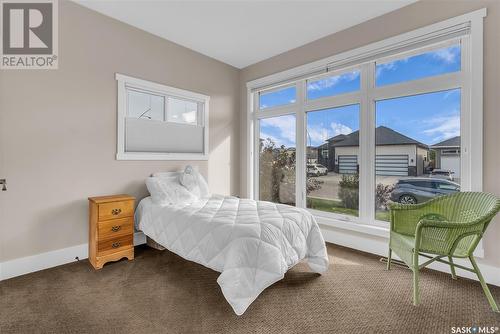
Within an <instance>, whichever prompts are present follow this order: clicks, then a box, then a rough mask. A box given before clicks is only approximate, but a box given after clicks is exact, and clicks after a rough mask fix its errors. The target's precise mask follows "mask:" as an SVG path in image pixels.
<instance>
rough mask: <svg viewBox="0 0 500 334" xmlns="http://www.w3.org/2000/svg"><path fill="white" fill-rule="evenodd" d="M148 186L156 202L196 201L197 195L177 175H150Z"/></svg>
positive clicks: (179, 202) (183, 202) (180, 202)
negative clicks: (184, 185) (182, 183)
mask: <svg viewBox="0 0 500 334" xmlns="http://www.w3.org/2000/svg"><path fill="white" fill-rule="evenodd" d="M146 187H147V188H148V191H149V193H150V194H151V198H152V200H153V202H154V203H155V204H159V205H177V204H190V203H193V202H194V201H196V197H195V196H194V195H193V194H192V193H190V192H189V191H188V190H187V189H186V188H185V187H183V186H182V185H181V184H180V183H179V178H178V177H177V176H172V177H148V178H147V179H146Z"/></svg>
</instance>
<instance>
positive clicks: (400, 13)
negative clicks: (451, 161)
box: [240, 0, 500, 267]
mask: <svg viewBox="0 0 500 334" xmlns="http://www.w3.org/2000/svg"><path fill="white" fill-rule="evenodd" d="M483 7H486V8H487V9H488V16H487V17H486V19H485V26H484V28H485V31H484V38H485V44H484V68H485V71H484V170H483V173H484V190H485V191H488V192H492V193H495V194H497V195H499V196H500V176H499V175H500V174H499V171H498V166H500V154H499V153H498V143H500V131H498V126H499V125H500V112H499V111H498V106H500V94H498V90H499V89H500V65H499V61H498V59H499V55H500V52H499V51H500V49H499V48H500V1H497V0H491V1H459V0H453V1H451V0H449V1H445V0H436V1H427V0H421V1H419V2H417V3H414V4H412V5H410V6H407V7H404V8H402V9H399V10H397V11H394V12H391V13H388V14H386V15H383V16H380V17H378V18H375V19H373V20H370V21H367V22H364V23H362V24H359V25H357V26H355V27H352V28H349V29H346V30H344V31H341V32H338V33H336V34H332V35H329V36H327V37H324V38H322V39H319V40H317V41H314V42H312V43H309V44H307V45H304V46H302V47H299V48H296V49H294V50H291V51H288V52H285V53H283V54H281V55H278V56H276V57H273V58H270V59H267V60H264V61H262V62H260V63H257V64H255V65H252V66H249V67H247V68H244V69H243V70H242V72H241V80H240V90H241V97H242V98H241V100H240V101H241V112H242V115H243V117H241V130H242V133H245V129H246V114H245V113H246V103H247V101H246V89H245V83H246V82H247V81H250V80H253V79H256V78H260V77H263V76H266V75H269V74H272V73H276V72H280V71H283V70H286V69H290V68H293V67H296V66H299V65H303V64H307V63H309V62H312V61H315V60H319V59H322V58H326V57H329V56H332V55H335V54H338V53H340V52H343V51H347V50H350V49H354V48H357V47H360V46H363V45H366V44H368V43H372V42H376V41H379V40H382V39H385V38H388V37H391V36H395V35H398V34H401V33H404V32H407V31H411V30H414V29H417V28H420V27H422V26H425V25H428V24H432V23H436V22H439V21H442V20H445V19H447V18H450V17H454V16H457V15H461V14H464V13H467V12H470V11H473V10H476V9H480V8H483ZM245 140H246V136H245V135H243V136H242V141H241V151H242V155H241V157H242V165H241V166H242V170H241V175H242V176H246V175H247V172H246V160H245V159H246V148H247V143H246V141H245ZM241 192H242V194H246V193H247V189H246V179H245V178H244V177H242V180H241ZM498 240H500V218H497V219H496V221H495V222H494V223H493V226H491V227H490V228H489V230H488V232H487V234H486V236H485V242H484V248H485V259H484V260H483V261H482V262H486V263H490V264H493V265H496V266H499V267H500V256H498V254H500V242H498Z"/></svg>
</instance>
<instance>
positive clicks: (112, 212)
mask: <svg viewBox="0 0 500 334" xmlns="http://www.w3.org/2000/svg"><path fill="white" fill-rule="evenodd" d="M133 215H134V201H121V202H109V203H101V204H99V221H101V220H109V219H116V218H124V217H132V216H133Z"/></svg>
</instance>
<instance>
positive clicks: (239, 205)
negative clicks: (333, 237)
mask: <svg viewBox="0 0 500 334" xmlns="http://www.w3.org/2000/svg"><path fill="white" fill-rule="evenodd" d="M136 215H137V217H136V218H137V219H136V224H137V227H138V229H139V230H142V231H143V232H144V234H146V235H147V236H149V237H150V238H152V239H153V240H155V241H156V242H157V243H159V244H160V245H162V246H164V247H165V248H167V249H169V250H170V251H172V252H174V253H176V254H178V255H180V256H182V257H183V258H185V259H187V260H191V261H194V262H196V263H199V264H201V265H204V266H206V267H208V268H211V269H213V270H216V271H218V272H221V275H220V276H219V278H218V279H217V282H218V283H219V285H220V287H221V289H222V293H223V294H224V297H225V298H226V299H227V301H228V302H229V304H230V305H231V306H232V307H233V309H234V312H235V313H236V314H237V315H241V314H243V312H245V310H246V309H247V308H248V306H249V305H250V304H251V303H252V302H253V301H254V300H255V299H256V298H257V296H258V295H259V294H260V293H261V292H262V291H263V290H264V289H265V288H267V287H268V286H270V285H271V284H273V283H275V282H276V281H279V280H280V279H282V278H283V277H284V274H285V272H286V271H287V270H288V269H290V268H291V267H292V266H294V265H295V264H297V263H298V262H299V261H300V260H302V259H306V260H307V263H308V264H309V267H310V268H311V270H313V271H314V272H317V273H323V272H325V271H326V270H327V269H328V256H327V252H326V247H325V241H324V240H323V236H322V235H321V232H320V230H319V227H318V224H317V223H316V221H315V220H314V217H313V216H312V215H311V214H310V213H309V212H307V211H306V210H302V209H298V208H295V207H291V206H288V205H281V204H274V203H270V202H261V201H253V200H249V199H239V198H236V197H224V196H219V195H214V196H212V197H211V198H209V199H205V200H200V201H197V202H195V203H193V204H190V205H176V206H173V205H169V206H159V205H155V204H153V203H152V201H151V199H150V198H145V199H143V200H142V201H141V203H140V205H139V208H138V210H137V214H136Z"/></svg>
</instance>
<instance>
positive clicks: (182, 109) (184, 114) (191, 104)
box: [167, 97, 202, 125]
mask: <svg viewBox="0 0 500 334" xmlns="http://www.w3.org/2000/svg"><path fill="white" fill-rule="evenodd" d="M201 108H202V106H200V103H198V102H196V101H189V100H183V99H178V98H175V97H169V98H168V105H167V110H168V115H167V121H169V122H175V123H186V124H194V125H197V124H198V113H199V112H200V111H201Z"/></svg>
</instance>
